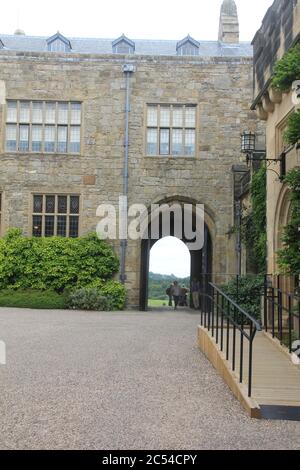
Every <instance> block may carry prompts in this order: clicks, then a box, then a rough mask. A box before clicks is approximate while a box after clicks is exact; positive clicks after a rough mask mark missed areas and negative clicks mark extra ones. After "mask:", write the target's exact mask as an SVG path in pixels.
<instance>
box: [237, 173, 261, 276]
mask: <svg viewBox="0 0 300 470" xmlns="http://www.w3.org/2000/svg"><path fill="white" fill-rule="evenodd" d="M250 195H251V211H250V213H248V214H247V215H245V216H244V217H243V218H242V227H241V237H242V242H243V243H244V245H245V246H246V248H247V256H248V260H249V262H250V264H251V265H252V266H253V268H254V269H255V271H257V272H259V273H264V272H265V271H266V257H267V249H266V244H267V235H266V225H267V217H266V197H267V193H266V167H265V166H262V167H261V168H260V169H259V170H258V171H257V172H256V173H254V175H253V177H252V182H251V187H250Z"/></svg>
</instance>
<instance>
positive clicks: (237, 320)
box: [201, 282, 262, 397]
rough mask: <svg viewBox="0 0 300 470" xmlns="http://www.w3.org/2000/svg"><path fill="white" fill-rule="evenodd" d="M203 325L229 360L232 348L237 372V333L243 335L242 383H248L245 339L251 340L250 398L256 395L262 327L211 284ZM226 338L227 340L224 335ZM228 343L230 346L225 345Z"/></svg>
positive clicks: (203, 309) (241, 355)
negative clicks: (255, 361) (255, 371)
mask: <svg viewBox="0 0 300 470" xmlns="http://www.w3.org/2000/svg"><path fill="white" fill-rule="evenodd" d="M201 296H202V297H203V301H202V308H201V326H204V327H205V328H207V329H208V331H210V332H211V335H212V337H213V338H215V340H216V343H217V344H218V345H219V346H220V349H221V351H222V352H223V351H224V348H226V360H227V361H229V356H230V346H231V347H232V364H231V366H232V370H233V371H235V370H236V352H237V347H236V346H237V343H236V342H237V338H236V336H237V331H239V332H240V364H239V381H240V383H243V381H244V362H245V356H246V354H245V348H244V340H245V339H246V340H248V341H249V358H248V396H249V397H251V394H252V377H253V341H254V338H255V335H256V332H257V331H261V330H262V327H261V324H260V323H259V322H258V321H257V320H256V319H255V318H253V317H252V316H251V315H249V314H248V312H246V311H245V310H244V309H243V308H241V307H240V306H239V305H238V304H237V303H236V302H235V301H234V300H232V299H231V298H230V297H229V296H228V295H226V294H225V293H224V292H223V291H222V290H221V289H220V288H219V287H218V286H216V285H215V284H214V283H212V282H209V288H208V289H207V290H206V291H205V292H203V293H202V294H201ZM231 329H232V345H230V330H231ZM225 335H226V338H225V341H224V336H225ZM224 343H226V344H224Z"/></svg>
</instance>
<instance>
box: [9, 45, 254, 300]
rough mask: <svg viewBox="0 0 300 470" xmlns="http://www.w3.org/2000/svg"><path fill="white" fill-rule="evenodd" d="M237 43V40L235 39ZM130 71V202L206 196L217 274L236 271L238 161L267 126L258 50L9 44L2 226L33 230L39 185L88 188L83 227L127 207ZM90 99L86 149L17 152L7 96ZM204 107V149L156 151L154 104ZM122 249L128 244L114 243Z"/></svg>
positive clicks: (132, 254) (131, 248) (134, 288)
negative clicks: (149, 124)
mask: <svg viewBox="0 0 300 470" xmlns="http://www.w3.org/2000/svg"><path fill="white" fill-rule="evenodd" d="M233 47H234V46H233ZM127 63H129V64H133V65H134V66H135V72H134V73H133V74H132V77H131V79H130V87H131V104H130V107H131V112H130V116H129V143H130V147H129V204H132V203H143V204H145V205H146V206H147V207H150V205H151V203H155V202H161V201H162V202H163V201H164V200H166V199H169V200H171V199H172V200H174V201H181V200H183V199H184V200H188V201H191V202H197V203H203V204H205V210H206V222H207V225H208V228H209V231H210V234H211V237H212V242H213V270H214V272H215V273H235V272H236V255H235V239H234V237H233V236H232V235H230V234H229V233H230V229H231V227H232V225H233V220H234V214H233V212H234V208H233V174H232V166H233V165H234V164H236V163H239V162H240V160H241V157H240V134H241V133H242V131H244V130H245V129H250V130H252V131H257V121H256V115H255V113H253V112H251V111H250V110H249V108H250V104H251V101H252V88H253V86H252V85H253V74H252V58H251V57H242V56H234V57H208V56H207V57H204V56H195V57H191V56H180V57H179V56H176V55H174V56H159V55H157V56H155V55H137V54H135V55H128V56H124V55H118V54H117V55H115V54H88V53H76V52H72V53H71V54H68V53H53V52H16V51H11V50H8V49H2V50H0V122H1V123H2V125H1V127H0V157H1V172H0V192H1V193H2V199H3V201H2V221H1V230H2V234H4V233H5V231H6V230H7V229H8V228H9V227H21V228H22V229H23V231H24V233H25V234H28V235H31V219H32V193H34V192H40V193H44V194H46V193H51V194H61V193H76V194H80V196H81V208H80V234H85V233H87V232H91V231H94V230H95V228H96V224H97V222H98V219H97V217H96V209H97V206H98V205H99V204H101V203H108V202H109V203H112V204H115V205H116V206H118V198H119V196H120V195H121V194H122V192H123V176H122V175H123V167H124V123H125V76H124V73H123V68H122V67H123V65H124V64H127ZM7 99H13V100H19V99H20V100H57V101H60V100H62V101H80V102H81V103H82V107H83V108H82V109H83V112H82V151H81V154H80V155H70V154H30V153H24V154H22V153H7V152H6V151H5V146H4V142H5V112H6V111H5V109H6V100H7ZM149 103H157V104H159V103H166V104H174V103H180V104H195V105H197V129H196V134H197V140H196V142H197V145H196V155H195V157H192V158H191V157H172V156H169V157H166V156H160V157H154V156H146V151H145V149H146V142H145V140H146V127H145V126H146V122H145V121H146V106H147V104H149ZM114 245H115V248H116V250H117V251H118V250H119V242H118V241H116V242H114ZM140 260H141V242H140V241H135V242H133V241H129V243H128V247H127V255H126V274H127V281H126V284H127V287H128V304H129V306H137V305H138V298H139V289H140V284H139V282H140V281H139V279H140Z"/></svg>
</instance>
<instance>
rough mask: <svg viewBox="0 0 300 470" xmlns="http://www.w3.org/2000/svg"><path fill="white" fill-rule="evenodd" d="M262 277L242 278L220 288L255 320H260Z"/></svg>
mask: <svg viewBox="0 0 300 470" xmlns="http://www.w3.org/2000/svg"><path fill="white" fill-rule="evenodd" d="M263 286H264V276H263V275H260V276H243V277H240V278H239V281H238V282H237V279H232V281H230V282H229V283H228V284H226V285H224V286H222V287H221V289H222V290H223V292H225V294H227V295H228V297H230V298H231V299H232V300H234V301H235V302H236V303H237V304H238V305H239V306H240V307H241V308H243V309H244V310H245V311H246V312H247V313H248V314H249V315H251V316H252V317H253V318H255V319H256V320H260V318H261V303H260V302H261V292H262V289H263Z"/></svg>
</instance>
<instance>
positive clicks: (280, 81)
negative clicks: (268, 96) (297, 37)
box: [272, 44, 300, 92]
mask: <svg viewBox="0 0 300 470" xmlns="http://www.w3.org/2000/svg"><path fill="white" fill-rule="evenodd" d="M299 79H300V44H297V45H296V46H295V47H293V48H292V49H290V50H289V51H288V52H287V53H286V54H284V56H283V57H282V59H280V60H278V61H277V62H276V64H275V66H274V75H273V78H272V86H273V88H275V89H277V90H280V91H283V92H284V91H288V90H289V89H290V88H291V86H292V83H293V82H294V81H295V80H299Z"/></svg>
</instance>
